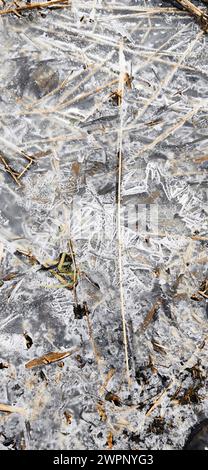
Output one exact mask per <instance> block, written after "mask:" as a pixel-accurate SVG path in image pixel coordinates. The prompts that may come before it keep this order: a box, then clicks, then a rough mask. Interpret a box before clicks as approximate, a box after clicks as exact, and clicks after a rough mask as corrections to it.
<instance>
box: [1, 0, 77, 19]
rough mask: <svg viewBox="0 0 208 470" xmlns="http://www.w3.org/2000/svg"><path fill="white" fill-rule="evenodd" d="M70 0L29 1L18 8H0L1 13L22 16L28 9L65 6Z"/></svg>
mask: <svg viewBox="0 0 208 470" xmlns="http://www.w3.org/2000/svg"><path fill="white" fill-rule="evenodd" d="M69 3H70V2H69V0H51V1H50V0H49V1H47V2H40V3H29V4H25V5H22V6H16V8H14V7H13V8H12V7H11V8H5V9H4V10H0V15H2V16H3V15H8V14H10V13H13V14H14V15H17V16H20V15H19V13H21V12H22V11H26V10H35V9H36V10H40V9H41V8H49V7H56V8H64V7H66V6H67V5H69Z"/></svg>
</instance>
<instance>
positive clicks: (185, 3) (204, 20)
mask: <svg viewBox="0 0 208 470" xmlns="http://www.w3.org/2000/svg"><path fill="white" fill-rule="evenodd" d="M177 3H179V5H181V6H182V7H183V8H184V9H185V10H186V11H188V12H189V13H190V14H191V15H193V16H194V17H195V18H196V19H197V20H199V21H200V23H201V25H202V27H203V29H204V31H205V32H208V15H207V14H206V13H204V12H203V11H202V10H201V9H200V8H198V7H196V5H194V4H193V3H192V2H190V1H189V0H177Z"/></svg>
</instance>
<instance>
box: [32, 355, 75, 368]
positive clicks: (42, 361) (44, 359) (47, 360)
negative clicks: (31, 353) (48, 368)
mask: <svg viewBox="0 0 208 470" xmlns="http://www.w3.org/2000/svg"><path fill="white" fill-rule="evenodd" d="M72 352H74V351H64V352H50V353H47V354H44V355H43V356H41V357H37V358H35V359H32V360H31V361H29V362H27V363H26V364H25V367H26V369H32V368H33V367H37V366H43V365H46V364H51V363H53V362H56V361H60V360H61V359H65V357H68V356H70V355H71V354H72Z"/></svg>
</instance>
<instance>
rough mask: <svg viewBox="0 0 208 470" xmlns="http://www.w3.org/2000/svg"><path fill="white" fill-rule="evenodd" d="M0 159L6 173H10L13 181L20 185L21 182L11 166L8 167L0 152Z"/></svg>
mask: <svg viewBox="0 0 208 470" xmlns="http://www.w3.org/2000/svg"><path fill="white" fill-rule="evenodd" d="M0 161H1V162H2V163H3V165H4V167H5V170H6V171H7V173H9V174H10V175H11V177H12V178H13V180H14V181H15V183H17V185H18V186H21V183H20V182H19V181H18V179H17V177H16V173H15V172H14V171H13V170H12V168H10V166H9V165H8V163H7V162H6V160H5V158H4V157H3V156H2V155H1V154H0Z"/></svg>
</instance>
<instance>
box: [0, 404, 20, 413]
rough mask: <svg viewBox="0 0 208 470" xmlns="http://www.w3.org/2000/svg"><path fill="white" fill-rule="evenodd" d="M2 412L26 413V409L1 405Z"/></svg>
mask: <svg viewBox="0 0 208 470" xmlns="http://www.w3.org/2000/svg"><path fill="white" fill-rule="evenodd" d="M0 411H3V412H5V413H19V414H25V413H26V411H25V409H24V408H21V407H19V406H12V405H6V404H5V403H0Z"/></svg>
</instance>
